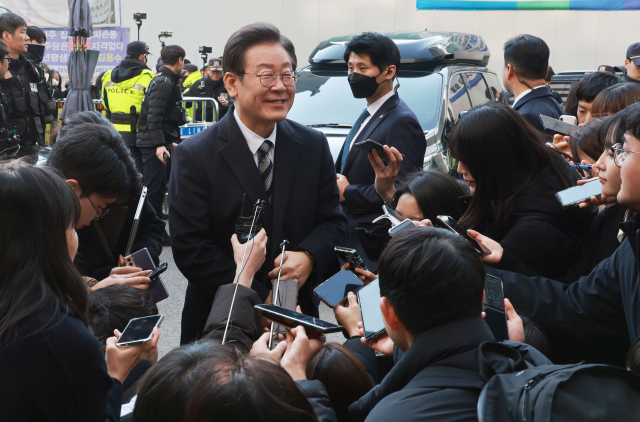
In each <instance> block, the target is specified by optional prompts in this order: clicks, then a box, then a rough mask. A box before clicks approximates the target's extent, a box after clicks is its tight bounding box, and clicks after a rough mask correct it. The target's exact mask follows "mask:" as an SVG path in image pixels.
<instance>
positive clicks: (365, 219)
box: [336, 32, 427, 269]
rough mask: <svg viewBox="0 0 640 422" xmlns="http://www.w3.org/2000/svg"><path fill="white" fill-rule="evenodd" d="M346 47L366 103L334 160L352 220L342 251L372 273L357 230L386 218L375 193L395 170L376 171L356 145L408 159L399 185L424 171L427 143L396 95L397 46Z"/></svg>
mask: <svg viewBox="0 0 640 422" xmlns="http://www.w3.org/2000/svg"><path fill="white" fill-rule="evenodd" d="M345 47H346V49H345V53H344V60H345V61H346V62H347V64H348V66H349V77H348V78H349V85H350V86H351V91H352V92H353V96H354V97H356V98H366V101H367V104H366V108H365V109H364V110H363V111H362V113H361V114H360V117H358V119H357V120H356V121H355V123H354V125H353V127H352V128H351V131H349V135H348V136H347V139H346V140H345V143H344V145H343V146H342V150H341V151H340V154H339V155H338V158H337V160H336V172H337V173H338V174H337V178H338V188H339V189H340V201H341V202H342V211H343V212H344V215H345V216H346V217H347V219H348V220H349V240H348V241H347V244H346V245H339V246H347V247H350V248H353V249H356V250H357V251H358V252H359V253H360V255H361V256H362V258H363V259H364V260H365V263H366V264H367V266H368V267H369V268H370V269H373V268H375V264H373V263H372V262H371V261H369V260H368V259H367V256H366V254H365V253H364V252H363V250H362V246H361V244H360V241H359V239H358V236H357V235H356V231H355V228H356V226H357V225H358V224H359V223H371V222H372V221H373V219H374V218H375V217H377V216H379V215H380V214H382V204H383V203H384V201H383V199H382V198H381V197H380V195H379V194H378V193H377V192H376V190H375V188H374V182H375V180H376V171H377V172H379V173H381V174H384V172H391V168H386V167H385V166H384V165H383V166H382V167H379V168H377V169H376V170H374V168H373V167H372V166H371V162H370V161H369V157H368V156H367V154H366V153H365V152H363V151H360V150H359V149H357V148H353V145H354V144H356V143H357V142H360V141H365V140H367V139H371V140H373V141H375V142H377V143H379V144H381V145H388V146H389V147H395V148H397V149H398V150H399V151H400V152H401V153H402V154H403V155H404V160H403V162H402V164H401V166H400V171H399V173H398V176H397V177H396V182H399V181H401V180H402V179H404V177H405V176H406V175H407V174H409V173H410V172H412V171H415V170H420V169H422V165H423V161H424V154H425V150H426V148H427V142H426V139H425V136H424V132H423V131H422V128H421V127H420V123H419V122H418V118H417V117H416V115H415V114H414V113H413V112H412V111H411V109H410V108H409V107H408V106H407V105H406V104H405V102H404V101H402V100H401V99H400V97H399V96H398V94H397V92H396V91H395V90H394V89H393V79H394V78H395V77H396V72H397V67H398V65H399V64H400V51H399V50H398V47H397V46H396V44H395V43H394V42H393V40H391V38H389V37H387V36H386V35H384V34H381V33H378V32H365V33H363V34H361V35H358V36H355V37H353V38H351V39H350V40H349V42H347V43H346V45H345ZM363 105H364V104H363ZM405 217H410V216H405Z"/></svg>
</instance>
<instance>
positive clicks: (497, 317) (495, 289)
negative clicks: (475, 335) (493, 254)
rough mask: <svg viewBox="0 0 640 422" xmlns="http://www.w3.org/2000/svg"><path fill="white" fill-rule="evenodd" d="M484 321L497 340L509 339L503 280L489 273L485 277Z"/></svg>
mask: <svg viewBox="0 0 640 422" xmlns="http://www.w3.org/2000/svg"><path fill="white" fill-rule="evenodd" d="M482 310H483V311H484V313H485V315H486V316H485V318H484V321H485V322H486V323H487V325H488V326H489V328H490V329H491V332H492V333H493V337H494V338H495V339H496V341H503V340H509V328H508V326H507V314H506V312H505V309H504V290H503V288H502V280H500V279H499V278H498V277H494V276H492V275H489V274H487V275H486V276H485V278H484V306H483V309H482Z"/></svg>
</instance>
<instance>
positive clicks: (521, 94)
mask: <svg viewBox="0 0 640 422" xmlns="http://www.w3.org/2000/svg"><path fill="white" fill-rule="evenodd" d="M543 86H546V85H545V84H542V85H538V86H534V87H533V89H538V88H542V87H543ZM531 91H533V90H532V89H527V90H526V91H523V92H521V93H520V95H518V96H517V97H516V100H515V101H514V102H513V105H512V106H511V108H513V107H515V106H516V104H518V100H519V99H521V98H522V97H524V96H525V95H527V94H528V93H530V92H531Z"/></svg>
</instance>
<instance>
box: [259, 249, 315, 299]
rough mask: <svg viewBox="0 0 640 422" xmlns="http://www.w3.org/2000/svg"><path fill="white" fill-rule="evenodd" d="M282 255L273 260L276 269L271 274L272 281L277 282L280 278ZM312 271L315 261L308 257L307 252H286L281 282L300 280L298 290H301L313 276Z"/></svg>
mask: <svg viewBox="0 0 640 422" xmlns="http://www.w3.org/2000/svg"><path fill="white" fill-rule="evenodd" d="M280 255H282V254H280ZM280 255H278V256H277V257H276V259H274V260H273V265H274V268H273V270H272V271H271V272H270V273H269V278H270V279H271V280H276V279H277V278H278V270H279V269H280ZM311 271H313V261H312V260H311V259H310V258H309V257H308V256H307V253H306V252H285V258H284V263H283V264H282V273H281V274H280V280H293V279H296V280H298V290H300V289H301V288H302V286H304V283H306V282H307V279H308V278H309V276H310V275H311Z"/></svg>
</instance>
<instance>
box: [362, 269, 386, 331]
mask: <svg viewBox="0 0 640 422" xmlns="http://www.w3.org/2000/svg"><path fill="white" fill-rule="evenodd" d="M357 295H358V303H359V304H360V316H361V317H362V328H363V330H364V338H365V340H367V341H371V340H373V339H374V338H376V337H377V336H379V335H380V334H382V333H383V332H384V331H385V326H384V321H383V319H382V311H380V283H379V281H378V279H375V280H373V281H372V282H371V283H369V284H367V285H366V286H364V287H363V288H361V289H360V290H358V293H357Z"/></svg>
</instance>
